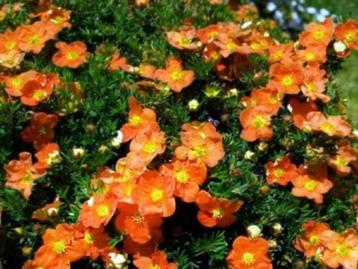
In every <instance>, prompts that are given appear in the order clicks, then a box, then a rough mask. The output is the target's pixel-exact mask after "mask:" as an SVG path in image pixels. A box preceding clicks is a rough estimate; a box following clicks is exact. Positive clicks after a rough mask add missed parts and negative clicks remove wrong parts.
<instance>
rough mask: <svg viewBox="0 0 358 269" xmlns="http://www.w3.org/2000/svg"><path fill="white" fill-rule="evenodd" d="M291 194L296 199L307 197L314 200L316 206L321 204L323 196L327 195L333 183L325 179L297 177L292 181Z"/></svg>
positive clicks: (307, 176)
mask: <svg viewBox="0 0 358 269" xmlns="http://www.w3.org/2000/svg"><path fill="white" fill-rule="evenodd" d="M291 182H292V184H293V186H294V187H293V188H292V191H291V192H292V194H293V195H294V196H297V197H307V198H308V199H312V200H314V201H315V202H316V203H317V204H322V202H323V194H325V193H327V192H328V191H329V190H330V189H331V188H332V187H333V183H332V182H331V181H330V180H328V179H326V178H323V179H316V178H315V177H312V176H310V175H299V176H298V177H296V178H294V179H292V181H291Z"/></svg>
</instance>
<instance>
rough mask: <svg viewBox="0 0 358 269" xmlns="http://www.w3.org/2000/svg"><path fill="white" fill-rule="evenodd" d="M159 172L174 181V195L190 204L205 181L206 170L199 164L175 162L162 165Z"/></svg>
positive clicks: (203, 165)
mask: <svg viewBox="0 0 358 269" xmlns="http://www.w3.org/2000/svg"><path fill="white" fill-rule="evenodd" d="M160 172H161V173H162V174H164V175H165V176H168V177H171V178H173V179H174V180H175V191H174V195H175V196H177V197H179V198H181V199H182V200H183V201H184V202H187V203H191V202H194V201H195V199H196V196H197V195H198V193H199V190H200V188H199V186H200V185H201V184H203V183H204V181H205V180H206V175H207V168H206V166H205V164H204V163H201V162H198V163H196V162H190V161H179V160H175V161H174V162H172V163H168V164H164V165H162V166H161V167H160Z"/></svg>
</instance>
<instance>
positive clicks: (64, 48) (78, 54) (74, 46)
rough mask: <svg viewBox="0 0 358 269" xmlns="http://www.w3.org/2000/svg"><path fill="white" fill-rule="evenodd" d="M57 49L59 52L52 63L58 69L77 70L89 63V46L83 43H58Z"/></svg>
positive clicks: (53, 57)
mask: <svg viewBox="0 0 358 269" xmlns="http://www.w3.org/2000/svg"><path fill="white" fill-rule="evenodd" d="M56 48H57V49H58V51H57V52H56V53H55V54H54V55H53V56H52V61H53V63H54V64H55V65H56V66H58V67H69V68H77V67H79V66H80V65H81V64H83V63H86V62H87V58H88V52H87V46H86V44H84V43H83V42H81V41H74V42H72V43H69V44H66V43H65V42H57V43H56Z"/></svg>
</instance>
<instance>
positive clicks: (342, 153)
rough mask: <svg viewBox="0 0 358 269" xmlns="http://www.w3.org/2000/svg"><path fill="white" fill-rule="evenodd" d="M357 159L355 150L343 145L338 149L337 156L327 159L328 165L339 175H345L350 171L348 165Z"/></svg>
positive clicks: (357, 154)
mask: <svg viewBox="0 0 358 269" xmlns="http://www.w3.org/2000/svg"><path fill="white" fill-rule="evenodd" d="M357 159H358V153H357V150H355V149H354V148H353V147H352V146H350V145H345V146H342V147H340V148H339V149H338V151H337V154H336V155H335V156H333V157H331V158H330V159H329V165H330V166H331V167H333V168H334V169H335V170H336V172H337V173H338V174H339V175H347V174H349V173H350V172H351V171H352V168H351V167H350V166H349V164H350V163H351V162H354V161H356V160H357Z"/></svg>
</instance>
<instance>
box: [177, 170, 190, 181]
mask: <svg viewBox="0 0 358 269" xmlns="http://www.w3.org/2000/svg"><path fill="white" fill-rule="evenodd" d="M175 179H176V180H177V181H178V182H180V183H186V182H188V180H189V175H188V173H187V172H186V171H185V170H181V171H179V172H177V173H176V174H175Z"/></svg>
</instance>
